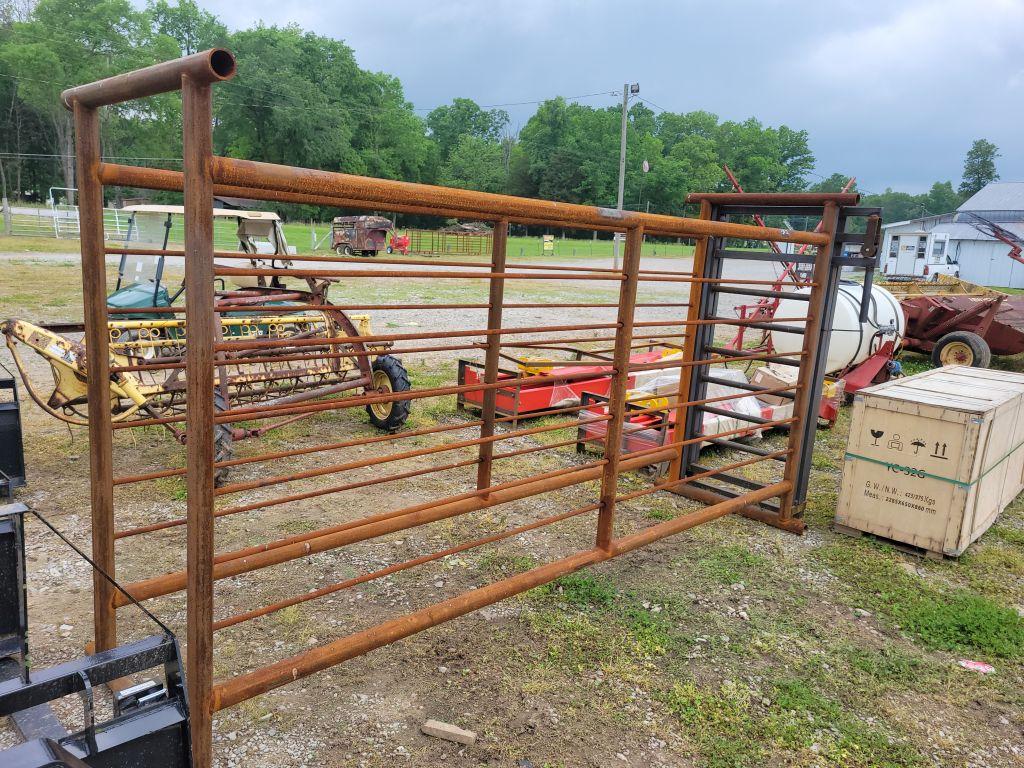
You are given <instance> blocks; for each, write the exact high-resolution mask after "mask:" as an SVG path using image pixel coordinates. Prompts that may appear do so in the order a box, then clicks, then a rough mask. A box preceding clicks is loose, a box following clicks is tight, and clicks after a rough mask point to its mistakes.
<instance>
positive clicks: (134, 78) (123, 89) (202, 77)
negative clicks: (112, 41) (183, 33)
mask: <svg viewBox="0 0 1024 768" xmlns="http://www.w3.org/2000/svg"><path fill="white" fill-rule="evenodd" d="M234 76H235V57H234V55H232V53H231V52H230V51H226V50H224V49H223V48H213V49H211V50H208V51H202V52H200V53H194V54H192V55H191V56H185V57H183V58H181V59H176V60H174V61H165V62H163V63H161V64H154V65H153V66H151V67H146V68H145V69H139V70H136V71H134V72H127V73H125V74H123V75H115V76H114V77H108V78H106V79H105V80H98V81H96V82H95V83H89V84H88V85H79V86H77V87H75V88H68V89H67V90H65V91H63V92H62V93H61V95H60V100H61V102H62V103H63V104H64V106H65V107H67V108H68V109H72V108H73V107H74V105H75V104H78V105H80V106H82V107H86V108H88V109H96V108H97V107H105V106H109V105H111V104H120V103H121V102H124V101H131V100H133V99H142V98H145V97H146V96H156V95H157V94H159V93H170V92H171V91H180V90H181V81H182V78H188V79H189V80H192V81H193V82H196V83H200V84H203V85H210V84H211V83H216V82H220V81H222V80H230V79H231V78H232V77H234Z"/></svg>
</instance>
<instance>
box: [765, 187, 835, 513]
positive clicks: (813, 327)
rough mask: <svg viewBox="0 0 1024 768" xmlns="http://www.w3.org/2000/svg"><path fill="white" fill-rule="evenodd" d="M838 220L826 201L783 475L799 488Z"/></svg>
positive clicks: (817, 389)
mask: <svg viewBox="0 0 1024 768" xmlns="http://www.w3.org/2000/svg"><path fill="white" fill-rule="evenodd" d="M838 222H839V206H837V205H836V204H835V203H832V202H829V203H826V204H825V208H824V212H823V213H822V217H821V231H822V232H824V233H826V234H828V236H829V244H828V245H826V246H819V247H818V255H817V257H816V258H815V260H814V270H813V273H812V275H811V281H812V282H813V283H814V286H813V287H812V288H811V298H810V301H808V302H807V317H808V318H809V319H808V320H807V322H806V324H805V325H804V344H803V357H801V358H800V373H799V377H798V378H797V384H798V388H797V390H796V397H795V398H794V400H793V415H794V416H795V417H797V418H798V419H800V421H799V422H797V423H796V424H794V425H793V426H792V427H791V428H790V430H789V445H788V448H789V451H790V454H789V457H788V460H787V461H786V469H785V471H784V472H783V475H782V479H783V480H785V481H788V482H789V483H790V484H791V485H790V487H791V488H792V489H794V490H795V489H796V487H797V481H798V478H799V476H800V466H801V464H802V463H803V462H802V461H801V452H802V450H803V449H804V448H805V446H807V444H808V443H810V444H811V446H810V448H809V449H810V450H813V442H814V427H816V426H817V419H818V416H817V411H818V401H819V398H820V397H821V386H820V383H821V375H822V374H823V373H824V370H823V364H824V354H825V353H826V352H827V351H828V348H827V346H826V348H825V350H824V351H823V350H821V349H820V348H819V341H820V339H819V337H820V336H821V331H822V328H823V326H824V324H825V323H826V322H829V323H830V322H831V318H827V317H826V314H827V311H826V310H827V307H828V306H829V300H828V299H829V294H830V293H831V292H832V291H834V290H835V289H836V286H834V285H833V284H832V283H833V281H832V280H831V278H830V273H831V271H832V250H833V246H834V243H835V233H836V226H837V224H838ZM816 354H821V355H822V359H821V360H818V359H816V357H815V355H816ZM794 498H795V496H794V491H793V490H790V491H787V492H786V493H785V494H783V495H782V496H781V497H780V498H779V522H780V523H785V522H787V521H789V520H790V519H791V518H792V517H793V512H794V504H793V501H794Z"/></svg>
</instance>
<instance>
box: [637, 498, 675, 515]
mask: <svg viewBox="0 0 1024 768" xmlns="http://www.w3.org/2000/svg"><path fill="white" fill-rule="evenodd" d="M678 512H679V510H678V509H676V506H675V504H673V503H672V502H671V501H670V500H668V499H660V498H657V497H654V498H651V499H650V500H649V501H648V502H647V504H646V505H645V508H644V514H645V515H646V516H647V517H648V519H650V520H658V521H663V520H671V519H672V518H674V517H675V516H676V515H677V514H678Z"/></svg>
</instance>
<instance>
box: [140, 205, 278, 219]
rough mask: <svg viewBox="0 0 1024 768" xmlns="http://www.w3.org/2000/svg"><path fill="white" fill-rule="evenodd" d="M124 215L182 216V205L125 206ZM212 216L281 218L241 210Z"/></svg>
mask: <svg viewBox="0 0 1024 768" xmlns="http://www.w3.org/2000/svg"><path fill="white" fill-rule="evenodd" d="M121 211H122V212H124V213H170V214H177V215H179V216H183V215H184V214H185V206H183V205H126V206H125V207H124V208H122V209H121ZM213 215H214V216H218V217H223V218H231V219H245V220H246V221H280V220H281V217H280V216H278V215H277V214H276V213H274V212H273V211H246V210H242V209H241V208H214V209H213Z"/></svg>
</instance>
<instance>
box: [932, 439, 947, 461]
mask: <svg viewBox="0 0 1024 768" xmlns="http://www.w3.org/2000/svg"><path fill="white" fill-rule="evenodd" d="M932 458H935V459H948V458H949V457H948V456H946V443H941V448H940V443H939V441H938V440H936V441H935V450H934V451H932Z"/></svg>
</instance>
